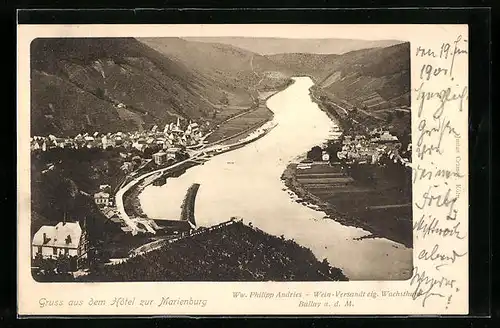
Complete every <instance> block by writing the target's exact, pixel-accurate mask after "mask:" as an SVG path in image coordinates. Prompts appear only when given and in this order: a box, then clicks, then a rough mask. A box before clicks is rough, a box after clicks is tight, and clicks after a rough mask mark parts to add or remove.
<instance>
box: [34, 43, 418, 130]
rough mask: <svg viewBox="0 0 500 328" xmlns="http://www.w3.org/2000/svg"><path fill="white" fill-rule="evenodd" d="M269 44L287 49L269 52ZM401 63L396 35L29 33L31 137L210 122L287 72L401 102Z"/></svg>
mask: <svg viewBox="0 0 500 328" xmlns="http://www.w3.org/2000/svg"><path fill="white" fill-rule="evenodd" d="M200 40H201V41H203V42H199V41H200ZM370 47H371V48H370ZM358 48H363V49H361V50H360V49H358ZM278 50H279V51H280V52H288V53H280V54H271V55H269V54H270V53H274V52H276V51H278ZM346 51H347V52H346ZM311 52H329V54H321V53H311ZM409 69H410V63H409V43H401V42H400V41H363V40H341V39H328V40H300V39H299V40H297V39H272V38H254V39H252V38H186V39H181V38H139V39H135V38H64V39H63V38H50V39H36V40H34V41H33V42H32V44H31V120H32V122H36V123H35V124H32V135H47V134H56V135H70V136H71V135H76V134H78V133H81V132H93V131H99V132H113V131H119V130H131V129H133V130H136V129H139V130H140V129H144V128H146V129H147V128H150V127H151V126H152V125H154V124H163V123H165V122H171V121H175V120H176V119H177V117H180V118H183V119H194V120H198V121H207V122H214V123H217V122H219V121H220V120H222V119H223V118H224V117H228V115H229V114H231V115H233V114H234V113H237V112H241V111H244V110H246V109H247V108H249V107H250V106H252V105H253V104H255V102H256V98H257V97H256V95H257V93H258V92H259V91H265V90H272V89H276V88H277V87H279V86H282V85H284V84H286V83H287V81H288V79H289V77H291V76H294V75H309V76H311V77H312V78H313V79H314V80H315V82H316V87H318V88H320V89H321V91H322V92H323V93H324V94H325V95H328V96H330V97H336V98H340V99H342V100H343V101H346V102H349V103H353V104H360V105H367V108H368V109H370V108H371V109H376V108H379V107H380V106H382V107H384V106H385V107H390V106H400V105H402V106H404V105H409V81H410V75H409ZM374 105H376V106H378V107H373V106H374ZM216 111H217V112H221V111H226V112H227V113H226V115H214V113H215V112H216Z"/></svg>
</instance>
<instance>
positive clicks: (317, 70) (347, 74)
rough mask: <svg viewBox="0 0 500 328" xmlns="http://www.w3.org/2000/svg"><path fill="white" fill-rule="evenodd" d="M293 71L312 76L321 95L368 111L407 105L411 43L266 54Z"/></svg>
mask: <svg viewBox="0 0 500 328" xmlns="http://www.w3.org/2000/svg"><path fill="white" fill-rule="evenodd" d="M267 58H269V59H270V60H272V61H273V62H275V63H276V64H277V65H282V66H287V67H288V68H289V69H291V70H293V71H294V72H295V73H296V74H305V75H309V76H311V77H312V78H313V79H314V80H315V82H316V86H315V87H316V88H317V89H319V90H321V91H322V93H323V94H324V95H327V96H330V97H331V98H335V99H337V100H340V101H342V102H346V103H349V104H352V105H355V106H359V107H361V108H365V109H367V110H370V109H371V110H379V109H383V108H391V107H397V106H409V105H410V44H409V43H408V42H406V43H400V44H396V45H393V46H389V47H384V48H369V49H362V50H356V51H351V52H348V53H345V54H342V55H321V54H304V53H291V54H277V55H270V56H267Z"/></svg>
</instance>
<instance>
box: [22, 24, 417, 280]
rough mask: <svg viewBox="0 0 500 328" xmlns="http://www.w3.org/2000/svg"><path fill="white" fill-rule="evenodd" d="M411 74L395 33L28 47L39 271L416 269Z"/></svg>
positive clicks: (198, 274)
mask: <svg viewBox="0 0 500 328" xmlns="http://www.w3.org/2000/svg"><path fill="white" fill-rule="evenodd" d="M360 37H361V35H360ZM410 68H411V67H410V43H409V42H408V40H395V39H391V38H389V37H388V38H384V35H377V38H371V39H363V38H360V39H351V38H316V39H314V38H303V39H299V38H294V39H291V38H283V37H268V38H264V37H261V36H255V37H249V36H245V37H243V36H238V34H237V33H235V35H234V36H225V37H170V36H169V37H50V38H43V37H41V38H36V39H34V40H32V41H31V44H30V67H29V72H30V90H29V94H30V170H31V171H30V188H31V196H30V197H31V200H30V201H31V206H30V208H31V210H30V224H31V225H30V226H31V231H30V233H31V238H30V242H31V245H30V247H31V248H30V249H31V274H32V276H33V278H34V279H35V280H36V281H37V282H42V283H54V282H86V283H89V282H143V281H191V282H193V281H219V282H224V281H233V282H245V281H249V282H255V281H276V282H292V281H297V282H300V281H363V280H372V281H373V280H408V279H410V278H411V276H412V271H413V226H412V224H413V223H412V168H411V162H412V143H411V140H412V139H411V135H412V131H411V122H412V121H411V104H410V98H411V97H410V91H411V86H410V76H411V74H410Z"/></svg>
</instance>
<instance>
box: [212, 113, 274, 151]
mask: <svg viewBox="0 0 500 328" xmlns="http://www.w3.org/2000/svg"><path fill="white" fill-rule="evenodd" d="M272 115H273V114H272V112H271V111H270V110H269V109H267V107H265V106H264V105H261V106H259V107H258V108H257V109H254V110H251V111H249V112H247V113H244V114H242V115H240V116H237V117H235V118H232V119H229V120H228V121H226V122H225V123H222V124H221V125H220V127H219V128H218V129H217V130H216V131H215V132H214V133H212V134H211V135H210V136H209V137H208V138H207V141H208V142H209V143H210V142H215V141H218V140H222V139H226V138H229V137H231V136H236V135H238V134H240V133H244V131H246V130H248V129H250V130H253V129H254V128H256V127H258V126H259V125H262V124H264V123H265V122H267V121H268V120H270V119H271V118H272ZM248 133H250V131H249V132H248ZM241 136H242V137H244V135H243V134H242V135H241Z"/></svg>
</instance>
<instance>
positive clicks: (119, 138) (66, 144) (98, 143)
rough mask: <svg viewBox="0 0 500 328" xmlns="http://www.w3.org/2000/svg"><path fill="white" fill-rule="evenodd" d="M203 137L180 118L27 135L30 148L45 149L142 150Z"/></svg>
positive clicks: (188, 143)
mask: <svg viewBox="0 0 500 328" xmlns="http://www.w3.org/2000/svg"><path fill="white" fill-rule="evenodd" d="M202 141H203V131H202V129H201V127H200V126H199V124H198V123H195V122H189V123H188V124H186V125H185V127H183V126H182V125H181V122H180V119H179V118H178V119H177V123H168V124H166V125H165V128H164V129H163V130H160V129H158V126H157V125H155V126H153V127H152V129H151V130H146V131H135V132H128V133H124V132H116V133H106V134H102V133H99V132H95V133H93V134H89V133H84V134H78V135H77V136H75V137H73V138H59V137H56V136H54V135H49V136H48V137H45V136H34V137H32V138H31V150H32V151H46V150H48V149H53V148H73V149H81V148H102V149H107V148H108V147H113V148H114V147H122V148H125V149H127V150H132V149H137V150H139V151H142V152H144V151H145V150H146V149H147V148H148V147H151V146H153V145H155V146H160V147H161V148H163V149H168V148H171V147H179V146H185V147H187V146H193V145H197V144H199V143H200V142H202Z"/></svg>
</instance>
